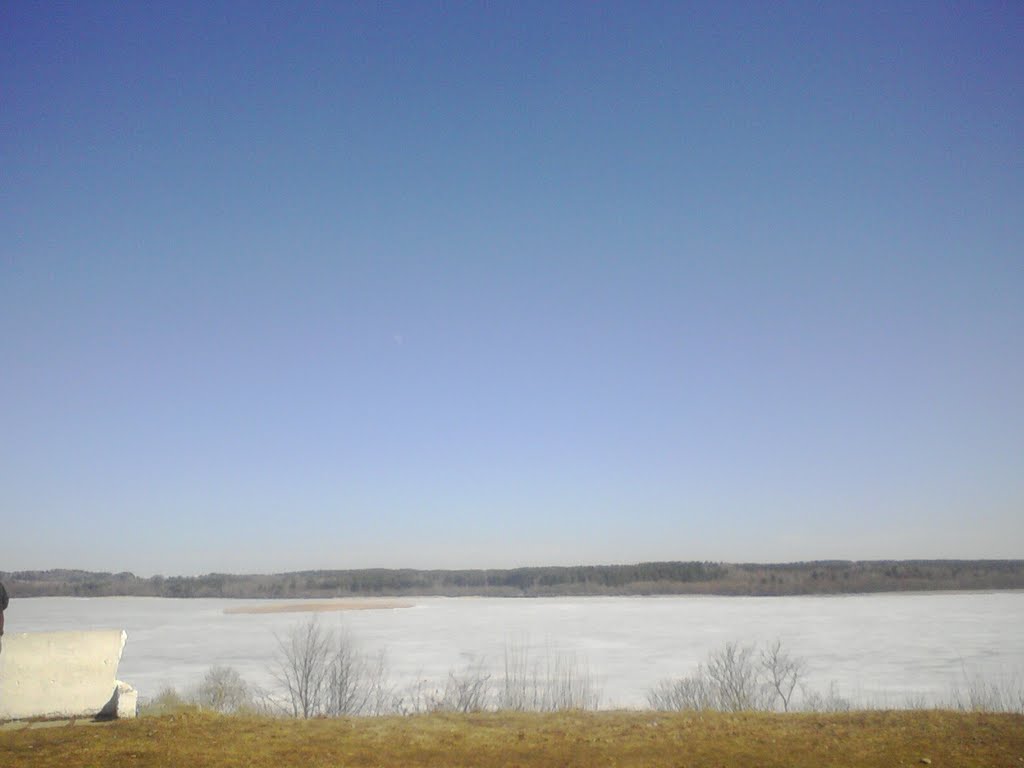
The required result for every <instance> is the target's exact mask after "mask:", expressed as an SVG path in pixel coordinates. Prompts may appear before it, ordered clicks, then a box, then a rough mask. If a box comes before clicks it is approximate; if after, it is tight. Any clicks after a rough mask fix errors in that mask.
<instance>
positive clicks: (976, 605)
mask: <svg viewBox="0 0 1024 768" xmlns="http://www.w3.org/2000/svg"><path fill="white" fill-rule="evenodd" d="M290 602H292V603H298V602H303V601H290ZM309 602H319V603H322V602H324V601H322V600H320V601H309ZM409 602H412V603H414V606H413V607H410V608H400V609H394V610H364V611H352V612H344V613H320V614H318V616H319V621H320V622H321V624H322V625H323V626H324V627H339V628H344V629H345V630H346V631H347V632H348V633H349V634H350V635H351V636H352V637H353V638H354V639H355V640H356V641H357V642H358V644H359V646H360V647H361V648H362V649H363V650H364V651H366V652H368V653H371V654H375V653H377V652H378V651H380V650H383V651H384V652H385V653H386V658H387V666H388V670H389V674H390V677H391V680H392V682H393V683H395V684H398V685H406V684H411V683H414V682H415V681H417V680H424V679H426V680H437V681H441V682H443V680H444V678H445V677H446V676H447V674H448V672H449V670H452V669H455V670H458V669H462V668H464V667H466V666H467V665H468V664H470V663H474V662H482V663H483V664H484V665H485V666H487V667H489V668H490V669H491V670H492V672H493V673H494V674H495V675H496V676H500V670H501V667H502V664H503V659H504V652H505V648H506V647H507V646H509V645H513V646H519V647H522V646H524V645H528V646H529V647H530V650H531V655H532V657H533V658H535V659H537V658H542V657H543V656H544V654H545V653H562V652H569V653H573V654H575V656H576V657H577V659H579V660H580V661H582V662H585V663H586V665H587V667H588V668H589V671H590V673H591V674H592V675H593V676H594V677H595V678H596V679H597V681H598V684H599V687H600V689H601V692H602V697H601V703H602V706H603V707H606V708H607V707H640V706H644V705H645V703H646V692H647V690H648V689H650V688H651V687H652V686H654V685H656V684H657V683H658V682H659V681H660V680H662V679H664V678H667V677H677V676H681V675H685V674H689V673H691V672H692V671H693V670H694V669H695V668H696V666H697V664H698V663H700V662H701V661H703V660H704V658H705V657H706V655H707V654H708V652H709V651H711V650H715V649H718V648H720V647H721V646H722V644H723V643H725V642H727V641H730V640H738V641H743V642H758V643H765V642H769V641H772V640H774V639H776V638H779V639H781V640H782V641H783V643H784V645H785V646H786V647H787V648H788V649H789V650H790V651H791V652H792V653H793V654H794V655H797V656H801V657H803V658H804V659H806V661H807V664H808V676H807V683H808V685H809V686H810V687H812V688H816V689H818V690H820V691H822V692H824V691H825V689H827V688H828V686H829V685H830V683H832V682H833V681H834V682H835V684H836V685H837V686H838V690H839V693H840V694H841V695H843V696H845V697H847V698H850V699H852V700H853V701H854V702H856V703H860V704H865V705H866V704H870V705H875V706H899V705H901V704H903V703H904V702H905V701H906V700H907V699H908V697H913V698H915V699H920V698H921V697H924V699H926V700H932V701H934V700H936V699H939V698H944V697H946V696H947V695H948V694H949V692H950V690H951V689H952V688H953V687H954V686H958V685H959V686H961V687H963V685H964V683H965V679H966V676H967V675H978V676H982V677H984V678H986V679H990V680H993V681H996V680H1008V679H1015V680H1017V681H1021V680H1024V591H1003V592H974V593H896V594H883V595H846V596H830V597H768V598H761V597H593V598H530V599H515V598H437V597H428V598H412V599H410V601H409ZM267 604H268V603H267V602H266V601H254V600H195V599H193V600H173V599H165V598H139V597H110V598H92V599H84V598H55V597H54V598H31V599H22V600H19V599H15V600H12V601H11V605H10V608H9V609H8V611H7V614H6V617H7V626H6V629H7V631H8V632H10V633H13V632H43V631H53V630H62V629H101V628H116V629H125V630H127V631H128V645H127V647H126V648H125V653H124V657H123V659H122V662H121V667H120V670H119V673H118V676H119V677H120V678H121V679H122V680H125V681H128V682H129V683H131V684H132V685H134V686H135V687H136V688H137V689H138V690H139V692H140V694H141V695H142V697H144V698H145V697H151V696H154V695H155V694H157V693H158V692H159V691H160V690H161V689H162V688H163V687H165V686H168V685H171V686H174V687H176V688H178V689H179V690H185V689H187V688H189V687H190V686H192V685H194V684H196V683H198V682H199V680H200V679H201V678H202V676H203V674H204V673H205V672H206V670H207V669H208V668H209V667H210V666H211V665H214V664H221V665H227V666H231V667H234V668H235V669H237V670H238V671H239V672H240V673H241V674H242V676H243V677H244V678H245V679H246V680H247V681H249V682H251V683H254V684H257V685H260V686H264V687H272V686H273V678H272V676H271V674H270V671H269V668H270V666H271V664H272V662H273V658H274V655H275V650H276V646H277V641H276V639H275V634H276V635H277V636H282V637H283V636H285V635H286V634H288V632H289V631H290V630H291V629H292V628H294V627H296V626H298V625H301V624H303V623H304V622H306V621H308V620H309V617H310V615H311V614H308V613H268V614H244V613H242V614H236V613H230V614H229V613H225V608H238V607H241V606H246V605H267Z"/></svg>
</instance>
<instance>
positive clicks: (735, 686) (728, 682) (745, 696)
mask: <svg viewBox="0 0 1024 768" xmlns="http://www.w3.org/2000/svg"><path fill="white" fill-rule="evenodd" d="M754 653H755V648H754V646H752V645H740V644H739V643H726V644H725V645H724V646H722V649H721V650H719V651H717V652H714V653H712V654H711V655H710V656H708V661H707V666H706V667H705V670H704V671H705V674H707V676H708V679H709V680H710V681H711V686H712V689H713V690H714V691H715V693H716V694H717V697H718V704H719V707H718V708H719V709H722V710H725V711H727V712H743V711H747V710H756V709H770V708H771V704H770V701H771V694H770V693H769V691H768V690H767V687H766V685H765V683H764V682H763V681H762V679H761V674H760V670H759V669H758V666H757V664H756V663H755V661H754Z"/></svg>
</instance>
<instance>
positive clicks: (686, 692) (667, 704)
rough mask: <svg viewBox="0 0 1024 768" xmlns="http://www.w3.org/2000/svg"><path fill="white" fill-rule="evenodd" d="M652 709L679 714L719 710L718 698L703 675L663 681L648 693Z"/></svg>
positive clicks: (648, 700) (648, 701)
mask: <svg viewBox="0 0 1024 768" xmlns="http://www.w3.org/2000/svg"><path fill="white" fill-rule="evenodd" d="M647 703H648V705H649V706H650V707H651V709H659V710H663V711H671V712H679V711H686V710H697V711H700V710H705V709H718V697H717V695H716V694H715V692H714V690H713V689H712V688H711V685H710V683H709V681H708V679H707V678H706V677H704V676H702V675H698V676H694V677H683V678H679V679H678V680H662V681H661V682H660V683H659V684H658V686H657V687H655V688H652V689H651V690H650V691H648V693H647Z"/></svg>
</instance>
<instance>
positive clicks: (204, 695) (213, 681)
mask: <svg viewBox="0 0 1024 768" xmlns="http://www.w3.org/2000/svg"><path fill="white" fill-rule="evenodd" d="M190 698H191V700H192V701H194V702H195V703H196V704H198V705H199V706H200V707H202V708H203V709H212V710H213V711H215V712H222V713H225V714H234V713H237V712H242V711H245V710H252V709H254V708H255V707H254V705H253V695H252V691H251V690H250V688H249V685H248V684H247V683H246V682H245V680H243V679H242V676H241V675H240V674H239V673H238V671H237V670H235V669H232V668H231V667H224V666H213V667H210V669H209V671H207V673H206V675H205V676H204V677H203V680H202V682H201V683H200V684H199V686H198V687H197V688H196V689H195V691H194V692H193V693H192V695H191V696H190Z"/></svg>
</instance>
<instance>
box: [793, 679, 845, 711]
mask: <svg viewBox="0 0 1024 768" xmlns="http://www.w3.org/2000/svg"><path fill="white" fill-rule="evenodd" d="M803 694H804V699H803V705H802V706H801V709H802V710H803V711H805V712H849V711H850V710H851V709H852V708H853V705H852V704H851V703H850V700H849V699H847V698H846V697H844V696H841V695H840V694H839V686H838V685H837V684H836V681H835V680H833V681H831V682H830V683H829V684H828V689H827V690H826V691H825V693H824V694H822V693H821V692H820V691H813V690H808V689H804V691H803Z"/></svg>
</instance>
